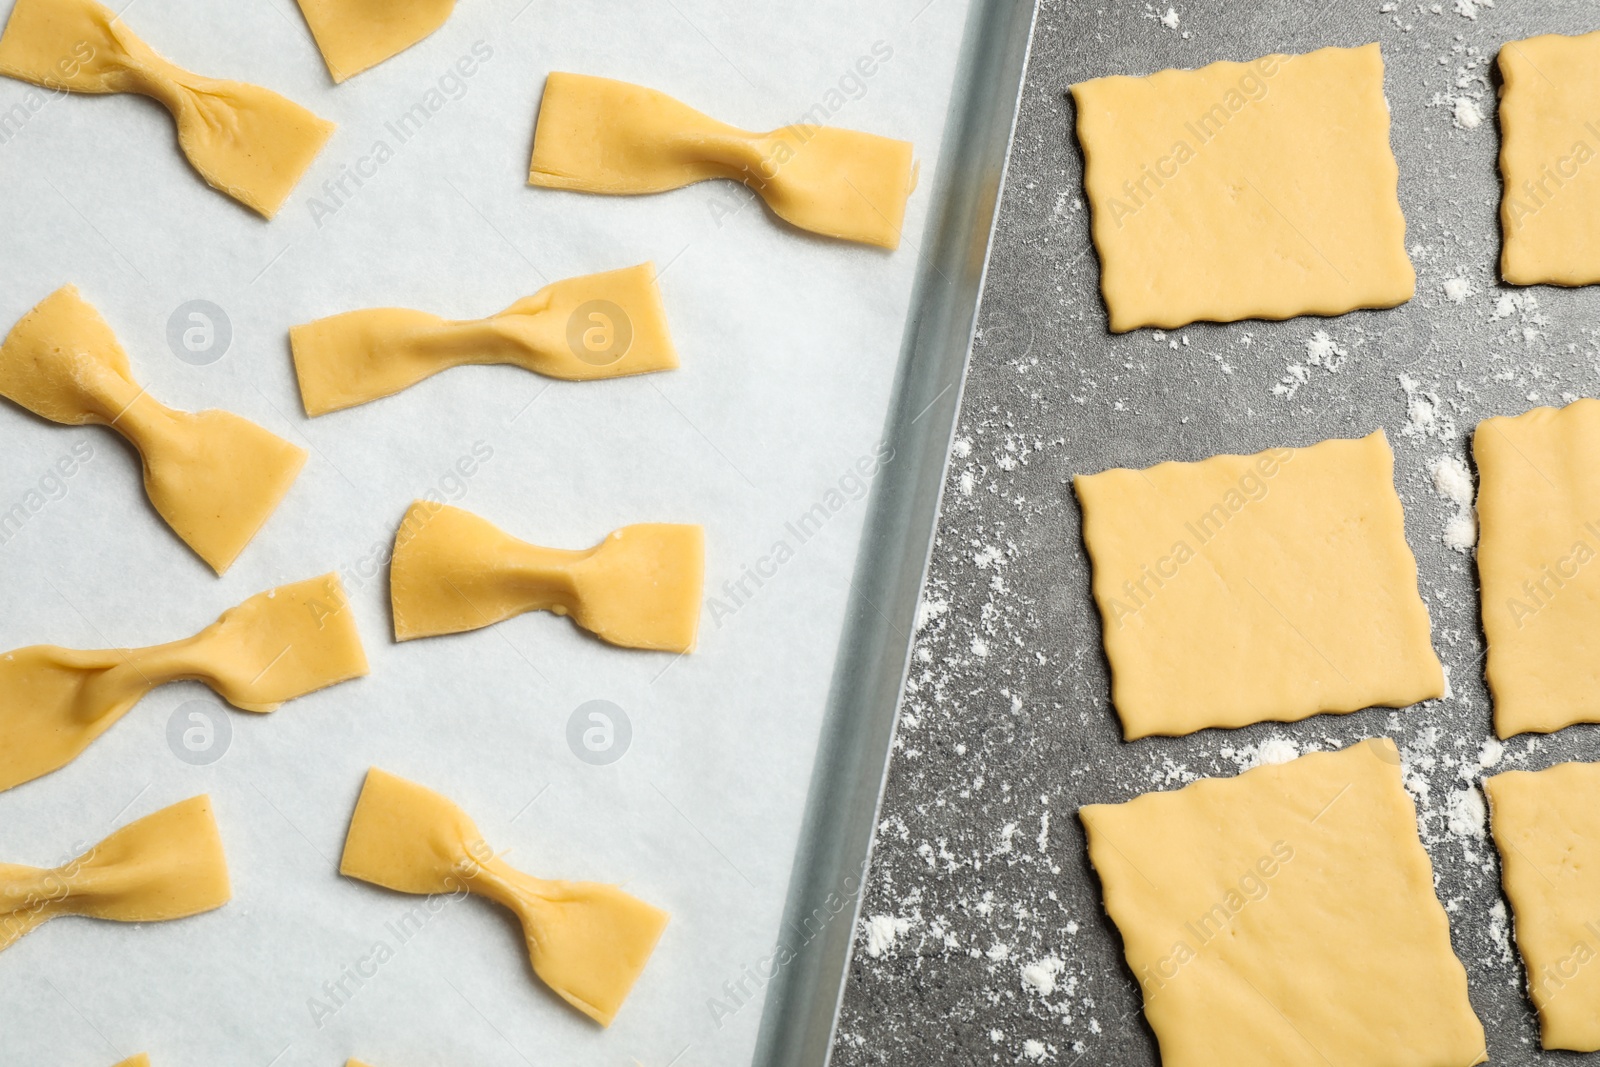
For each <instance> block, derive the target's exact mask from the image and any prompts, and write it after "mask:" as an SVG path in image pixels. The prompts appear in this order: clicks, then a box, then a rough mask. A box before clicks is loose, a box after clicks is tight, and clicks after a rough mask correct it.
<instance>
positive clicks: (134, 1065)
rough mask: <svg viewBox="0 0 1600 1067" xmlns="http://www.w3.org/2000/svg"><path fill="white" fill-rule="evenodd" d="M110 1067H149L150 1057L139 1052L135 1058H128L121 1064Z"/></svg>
mask: <svg viewBox="0 0 1600 1067" xmlns="http://www.w3.org/2000/svg"><path fill="white" fill-rule="evenodd" d="M112 1067H150V1057H149V1056H147V1055H145V1054H144V1053H143V1052H141V1053H139V1054H138V1055H137V1056H129V1057H128V1058H127V1059H125V1060H123V1061H122V1062H121V1063H117V1064H113V1065H112Z"/></svg>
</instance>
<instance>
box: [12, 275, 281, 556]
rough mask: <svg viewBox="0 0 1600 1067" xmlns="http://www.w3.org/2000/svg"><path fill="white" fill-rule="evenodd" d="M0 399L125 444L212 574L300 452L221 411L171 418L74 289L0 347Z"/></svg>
mask: <svg viewBox="0 0 1600 1067" xmlns="http://www.w3.org/2000/svg"><path fill="white" fill-rule="evenodd" d="M0 396H4V397H6V398H7V399H8V400H11V401H13V402H14V403H16V404H19V405H21V406H22V407H25V408H27V409H28V410H29V411H31V412H33V413H34V414H35V415H39V416H41V417H42V418H46V419H49V420H50V421H51V422H59V423H65V424H66V425H68V426H83V425H87V424H97V425H101V426H109V427H110V428H111V429H113V430H116V431H117V432H118V433H120V434H121V435H122V436H123V437H125V438H127V439H128V440H129V441H130V442H132V444H133V446H134V447H135V448H137V449H138V450H139V458H140V460H141V461H142V462H143V465H144V488H145V493H146V494H147V495H148V496H149V497H150V503H152V504H154V505H155V509H156V511H158V512H160V514H161V517H162V518H163V519H165V520H166V521H167V525H169V526H171V527H172V529H173V532H174V533H176V534H177V535H178V536H179V537H181V538H183V540H184V542H185V543H186V544H188V546H189V547H190V548H192V549H194V550H195V552H196V553H197V554H198V555H199V556H200V558H201V559H203V560H205V561H206V562H207V563H208V564H210V565H211V568H212V569H213V570H215V571H216V572H217V573H218V574H221V573H222V572H223V571H225V570H227V569H228V567H229V566H231V565H232V564H233V561H234V560H235V559H236V558H237V557H238V555H239V553H240V552H241V551H243V549H244V546H245V545H247V544H249V543H250V539H251V538H253V537H254V536H255V535H256V532H257V531H258V530H260V529H261V526H262V524H263V523H265V522H266V521H267V518H268V516H270V515H271V514H272V513H273V512H274V511H275V510H277V507H278V504H279V503H280V502H281V501H282V500H283V497H284V495H285V494H286V493H288V491H289V487H290V486H291V485H293V484H294V480H295V479H296V478H297V477H298V476H299V474H300V468H301V467H303V466H304V465H305V461H306V453H305V450H304V449H302V448H300V447H298V446H296V445H292V444H290V443H289V442H288V441H285V440H283V439H282V438H281V437H278V436H277V435H276V434H273V433H270V432H269V431H267V430H264V429H262V428H261V427H260V426H257V425H256V424H255V423H253V422H251V421H249V420H248V419H243V418H240V417H239V416H238V415H234V414H232V413H230V412H226V411H201V412H194V413H191V412H187V411H174V410H173V409H172V408H169V407H167V406H165V405H164V404H162V403H160V402H159V401H157V400H156V399H155V398H154V397H152V396H151V395H150V394H149V393H147V392H145V390H144V387H143V386H141V385H140V384H139V383H138V382H136V381H134V379H133V372H132V370H131V369H130V367H129V365H128V354H127V353H126V352H124V351H123V350H122V345H120V344H119V343H118V342H117V336H116V334H115V333H113V332H112V331H111V327H110V326H108V325H107V324H106V321H105V320H104V319H103V318H101V317H100V313H99V312H97V311H96V310H95V309H94V308H93V307H91V306H90V305H89V304H88V303H87V302H86V301H85V300H84V299H83V297H81V296H79V295H78V290H77V289H76V288H75V287H73V286H70V285H68V286H63V287H62V288H60V289H57V290H56V291H55V292H54V293H51V294H50V295H49V296H47V297H45V298H44V299H43V300H41V301H40V302H39V304H38V305H37V306H36V307H34V309H33V310H32V311H30V312H28V313H27V314H26V315H24V316H23V317H22V318H21V320H19V321H18V322H17V324H16V325H15V326H13V327H12V328H11V332H10V333H9V334H8V335H7V336H6V339H5V343H4V344H3V345H0Z"/></svg>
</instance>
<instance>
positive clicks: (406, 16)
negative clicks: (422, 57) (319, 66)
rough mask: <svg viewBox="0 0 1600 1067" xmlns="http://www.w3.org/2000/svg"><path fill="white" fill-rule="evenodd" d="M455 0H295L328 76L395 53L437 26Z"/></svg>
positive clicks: (348, 73) (346, 74)
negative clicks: (314, 39)
mask: <svg viewBox="0 0 1600 1067" xmlns="http://www.w3.org/2000/svg"><path fill="white" fill-rule="evenodd" d="M455 6H456V0H300V13H301V14H302V15H304V16H305V19H306V25H307V26H310V27H311V36H312V37H314V38H316V41H317V48H318V50H319V51H321V52H322V61H323V62H324V63H326V64H327V65H328V73H329V74H331V75H333V80H334V81H336V82H342V81H344V80H345V79H346V78H350V77H354V76H355V75H357V74H360V73H361V72H362V71H364V70H366V69H367V68H369V67H375V66H377V65H378V64H379V63H382V62H383V61H384V60H386V59H388V58H389V57H391V56H395V55H399V54H400V53H401V52H404V51H405V50H406V49H407V48H410V47H411V46H412V45H414V44H416V43H417V42H418V41H420V40H422V39H423V38H424V37H426V36H428V34H430V33H432V32H433V31H434V30H437V29H438V28H439V27H440V26H443V25H444V23H445V20H446V19H448V18H449V17H450V12H452V11H454V10H455Z"/></svg>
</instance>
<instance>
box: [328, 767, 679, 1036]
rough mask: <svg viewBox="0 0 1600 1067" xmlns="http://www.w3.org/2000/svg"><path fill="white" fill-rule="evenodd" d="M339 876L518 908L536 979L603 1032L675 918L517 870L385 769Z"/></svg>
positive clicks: (376, 773) (362, 810) (602, 888)
mask: <svg viewBox="0 0 1600 1067" xmlns="http://www.w3.org/2000/svg"><path fill="white" fill-rule="evenodd" d="M339 873H341V874H343V875H345V876H347V877H350V878H359V879H361V880H362V881H363V882H371V883H373V884H374V885H381V886H383V887H385V888H387V889H393V890H395V891H396V892H399V893H416V894H419V895H434V894H441V893H462V892H468V893H476V894H478V895H479V896H482V897H485V898H487V899H489V900H493V901H495V902H497V903H499V904H502V905H504V906H505V907H507V908H510V909H511V911H512V912H513V913H515V914H516V916H517V918H518V920H520V921H521V923H522V929H523V933H524V935H525V937H526V941H527V947H528V956H529V958H530V959H531V960H532V961H533V970H534V973H535V974H537V975H538V976H539V977H540V978H541V979H542V980H543V981H544V982H545V984H546V985H548V986H549V987H550V988H551V989H553V990H555V991H556V993H558V994H559V995H560V996H561V998H562V999H563V1000H565V1001H566V1002H567V1003H569V1004H571V1005H572V1006H573V1007H575V1008H577V1009H578V1010H579V1011H581V1012H583V1013H584V1014H585V1015H587V1016H589V1017H590V1018H591V1019H593V1020H594V1021H595V1022H597V1023H599V1024H600V1025H602V1026H610V1025H611V1021H612V1020H613V1019H615V1018H616V1016H617V1012H618V1011H619V1010H620V1009H621V1007H622V1002H623V1001H624V1000H625V999H627V996H628V992H629V990H631V989H632V988H633V984H634V982H635V981H637V980H638V978H639V975H640V973H641V972H643V970H644V967H645V964H646V963H648V962H649V960H650V955H651V953H652V952H654V951H655V947H656V942H657V941H659V940H660V939H661V932H662V931H663V930H664V929H666V925H667V919H668V915H667V913H666V912H664V911H662V910H660V909H659V908H655V907H652V906H651V905H649V904H646V903H645V902H644V901H642V900H638V899H636V898H635V897H631V896H629V895H628V894H627V893H624V892H623V891H622V890H620V889H618V888H617V887H615V886H610V885H600V884H597V883H594V882H562V881H546V880H544V879H542V878H534V877H532V876H530V875H527V874H523V873H522V872H521V871H518V870H514V869H512V868H511V867H509V866H508V865H506V864H505V863H504V862H503V861H501V860H500V859H498V858H497V857H496V856H495V855H494V853H493V852H492V851H491V850H490V849H489V847H488V846H487V845H486V844H485V843H484V840H483V835H482V834H480V833H479V832H478V828H477V827H476V826H475V825H473V822H472V820H471V819H470V818H468V817H467V814H466V813H465V812H463V811H462V810H461V809H460V808H458V807H456V806H455V805H454V804H452V803H451V802H450V801H449V800H447V799H445V798H444V797H442V796H440V795H439V794H438V793H435V792H433V791H432V790H431V789H427V788H424V787H423V786H420V785H418V784H416V783H415V782H409V781H407V780H405V779H404V778H398V777H396V776H395V775H392V774H389V773H388V772H387V771H382V770H379V769H378V768H376V767H374V768H372V769H371V770H370V771H368V772H367V781H366V785H365V786H363V787H362V790H361V799H360V800H359V801H357V803H356V811H355V815H354V816H353V817H352V818H351V820H350V834H349V836H348V837H347V838H346V840H345V845H344V857H343V859H341V860H340V863H339Z"/></svg>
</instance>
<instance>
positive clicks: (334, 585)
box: [0, 574, 367, 791]
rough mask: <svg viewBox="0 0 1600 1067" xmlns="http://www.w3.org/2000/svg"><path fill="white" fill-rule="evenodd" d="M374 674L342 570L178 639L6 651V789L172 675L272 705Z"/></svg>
mask: <svg viewBox="0 0 1600 1067" xmlns="http://www.w3.org/2000/svg"><path fill="white" fill-rule="evenodd" d="M366 673H367V657H366V653H365V652H364V651H363V650H362V648H361V637H360V635H359V634H358V633H357V632H356V624H355V618H354V614H353V612H352V611H351V609H350V605H349V604H348V603H347V602H346V600H345V595H344V588H343V586H341V585H340V583H339V578H338V575H336V574H326V575H323V576H322V577H321V578H312V579H308V580H307V581H303V582H296V583H295V584H293V585H285V586H280V587H278V588H277V589H269V590H268V591H266V592H265V593H257V594H256V595H255V596H253V597H251V598H250V599H249V600H246V601H245V602H244V603H242V604H240V605H238V606H237V607H234V608H229V609H228V610H227V611H225V612H223V613H222V616H221V617H220V618H218V619H217V621H216V622H214V623H212V624H211V625H210V626H208V627H206V628H205V629H204V630H201V631H200V632H199V633H197V634H195V635H194V636H193V637H187V638H184V639H183V640H181V641H173V642H171V643H169V644H164V645H154V646H152V647H149V648H133V649H125V648H124V649H106V650H103V651H93V652H80V651H78V650H76V649H68V648H58V647H56V646H54V645H34V646H31V647H29V648H19V649H15V650H14V651H11V652H6V653H3V654H0V738H3V739H4V744H3V745H0V791H3V790H6V789H10V788H12V787H13V786H18V785H21V784H22V783H24V782H29V781H32V780H33V779H35V778H38V777H39V776H40V775H44V774H48V773H50V772H51V771H53V770H56V769H58V768H60V767H63V766H65V765H66V764H67V763H69V762H71V761H72V760H73V759H75V758H76V757H77V756H78V755H79V753H81V752H82V751H83V750H84V749H86V748H88V747H89V745H90V744H91V743H93V742H94V740H95V739H96V738H98V737H99V736H100V735H101V734H103V733H105V732H106V730H108V729H110V728H111V726H112V725H113V724H115V723H116V722H117V721H118V720H119V719H121V718H122V717H123V716H124V715H126V714H127V713H128V712H129V711H130V710H132V708H133V706H134V705H135V704H137V703H138V702H139V701H140V699H141V698H143V697H144V695H145V694H146V693H148V692H149V691H150V690H152V689H155V688H156V687H157V686H161V685H165V684H167V683H168V682H174V681H178V680H180V679H194V680H198V681H201V682H204V683H205V684H206V685H208V686H210V687H211V688H212V689H213V690H215V691H216V693H217V695H219V696H221V697H222V698H223V699H224V700H226V701H227V702H228V703H230V704H232V705H233V706H234V707H236V708H240V709H242V710H244V711H257V712H268V711H275V710H277V708H278V707H279V706H280V705H282V704H283V703H284V702H285V701H288V700H293V699H294V698H295V697H299V696H304V695H305V694H307V693H310V692H314V691H316V690H318V689H322V688H325V687H327V686H330V685H334V684H335V683H338V682H343V681H347V680H348V679H351V678H357V677H360V676H361V675H364V674H366Z"/></svg>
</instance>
